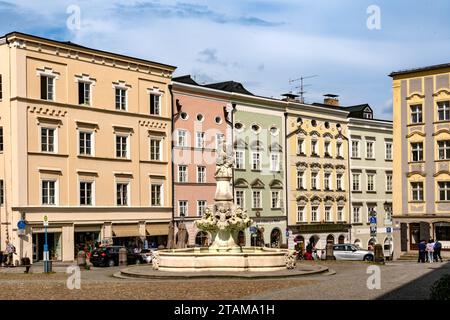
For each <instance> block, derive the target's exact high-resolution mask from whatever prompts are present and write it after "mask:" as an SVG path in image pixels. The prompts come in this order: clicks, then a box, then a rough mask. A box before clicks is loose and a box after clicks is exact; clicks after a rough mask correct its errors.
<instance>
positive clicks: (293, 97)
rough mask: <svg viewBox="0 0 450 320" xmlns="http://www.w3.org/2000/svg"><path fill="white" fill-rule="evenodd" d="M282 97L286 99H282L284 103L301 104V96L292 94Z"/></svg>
mask: <svg viewBox="0 0 450 320" xmlns="http://www.w3.org/2000/svg"><path fill="white" fill-rule="evenodd" d="M281 96H282V97H284V98H282V99H281V100H283V101H287V102H300V100H299V98H298V97H299V95H297V94H293V93H292V92H289V93H285V94H282V95H281Z"/></svg>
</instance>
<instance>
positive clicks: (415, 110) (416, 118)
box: [411, 104, 422, 123]
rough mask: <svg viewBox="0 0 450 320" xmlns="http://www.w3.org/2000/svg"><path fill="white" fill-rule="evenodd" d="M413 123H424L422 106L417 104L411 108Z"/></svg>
mask: <svg viewBox="0 0 450 320" xmlns="http://www.w3.org/2000/svg"><path fill="white" fill-rule="evenodd" d="M411 122H412V123H422V105H421V104H415V105H413V106H411Z"/></svg>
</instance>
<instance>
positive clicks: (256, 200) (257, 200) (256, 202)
mask: <svg viewBox="0 0 450 320" xmlns="http://www.w3.org/2000/svg"><path fill="white" fill-rule="evenodd" d="M252 200H253V201H252V208H253V209H259V208H261V191H253V199H252Z"/></svg>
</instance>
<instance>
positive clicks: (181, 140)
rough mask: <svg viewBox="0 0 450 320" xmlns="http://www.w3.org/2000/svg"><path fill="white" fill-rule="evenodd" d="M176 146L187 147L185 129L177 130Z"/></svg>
mask: <svg viewBox="0 0 450 320" xmlns="http://www.w3.org/2000/svg"><path fill="white" fill-rule="evenodd" d="M177 138H178V139H177V146H178V147H187V131H186V130H181V129H179V130H177Z"/></svg>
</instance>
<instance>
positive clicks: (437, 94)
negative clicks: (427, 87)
mask: <svg viewBox="0 0 450 320" xmlns="http://www.w3.org/2000/svg"><path fill="white" fill-rule="evenodd" d="M441 93H445V94H447V95H450V90H449V89H447V88H441V89H438V90H436V92H435V93H433V97H437V96H439V95H440V94H441Z"/></svg>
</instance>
